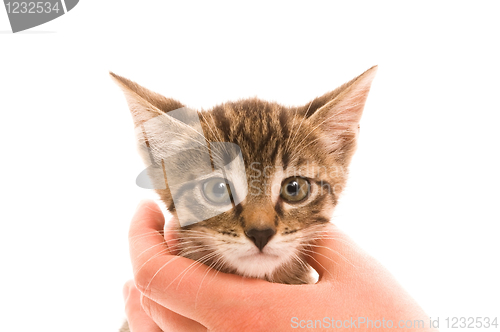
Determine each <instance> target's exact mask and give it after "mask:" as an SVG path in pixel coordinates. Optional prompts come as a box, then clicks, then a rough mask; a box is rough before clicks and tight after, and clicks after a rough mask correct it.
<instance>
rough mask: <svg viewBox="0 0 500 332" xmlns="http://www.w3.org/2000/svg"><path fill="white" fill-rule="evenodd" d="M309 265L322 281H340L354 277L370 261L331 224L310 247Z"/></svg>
mask: <svg viewBox="0 0 500 332" xmlns="http://www.w3.org/2000/svg"><path fill="white" fill-rule="evenodd" d="M308 252H309V253H310V255H308V257H307V261H308V263H309V264H310V265H311V266H312V267H313V268H314V269H315V270H316V271H317V272H318V274H319V278H320V281H323V280H339V279H343V278H344V277H346V276H348V275H352V272H353V270H359V268H360V267H361V266H362V265H364V264H365V263H366V262H367V261H368V260H369V258H370V257H369V255H368V254H367V253H366V252H365V251H364V250H363V249H361V248H360V247H359V246H358V245H357V244H356V243H355V242H354V241H353V240H352V239H351V238H350V237H349V236H347V235H346V234H345V233H344V232H342V231H341V230H340V229H339V228H338V227H337V226H335V225H333V224H330V225H328V227H327V229H326V230H325V231H323V232H321V234H320V235H319V236H318V239H317V240H316V241H315V242H314V243H312V244H311V245H310V250H309V251H308Z"/></svg>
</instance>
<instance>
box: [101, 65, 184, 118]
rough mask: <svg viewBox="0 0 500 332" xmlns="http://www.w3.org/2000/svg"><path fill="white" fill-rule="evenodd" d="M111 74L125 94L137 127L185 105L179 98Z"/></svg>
mask: <svg viewBox="0 0 500 332" xmlns="http://www.w3.org/2000/svg"><path fill="white" fill-rule="evenodd" d="M109 74H110V75H111V78H112V79H113V80H114V81H115V83H116V84H117V85H118V86H119V87H120V88H121V89H122V91H123V93H124V94H125V98H126V99H127V103H128V106H129V108H130V112H131V113H132V117H133V119H134V124H135V126H136V127H137V126H140V125H141V124H143V123H144V122H145V121H148V120H150V119H152V118H154V117H156V116H158V115H161V114H164V113H167V112H170V111H173V110H176V109H179V108H182V107H184V105H182V104H181V103H180V102H178V101H177V100H174V99H170V98H166V97H164V96H162V95H160V94H158V93H156V92H153V91H150V90H148V89H146V88H144V87H142V86H140V85H139V84H137V83H135V82H132V81H131V80H129V79H126V78H125V77H121V76H119V75H116V74H115V73H112V72H109Z"/></svg>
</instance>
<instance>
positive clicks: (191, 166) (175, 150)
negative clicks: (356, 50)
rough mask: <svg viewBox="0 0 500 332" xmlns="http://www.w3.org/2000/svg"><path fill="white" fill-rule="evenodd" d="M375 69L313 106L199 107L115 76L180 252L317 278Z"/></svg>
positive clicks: (241, 271)
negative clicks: (318, 255) (319, 250)
mask: <svg viewBox="0 0 500 332" xmlns="http://www.w3.org/2000/svg"><path fill="white" fill-rule="evenodd" d="M376 70H377V67H376V66H374V67H372V68H370V69H369V70H367V71H366V72H364V73H363V74H361V75H360V76H358V77H356V78H354V79H353V80H351V81H349V82H348V83H345V84H343V85H342V86H340V87H339V88H337V89H336V90H334V91H331V92H328V93H326V94H325V95H323V96H321V97H318V98H315V99H314V100H312V101H311V102H309V103H307V104H306V105H304V106H299V107H285V106H282V105H279V104H277V103H275V102H266V101H262V100H259V99H257V98H251V99H246V100H240V101H236V102H227V103H224V104H221V105H218V106H215V107H214V108H212V109H210V110H207V111H200V112H195V111H191V110H189V109H187V108H185V107H184V105H183V104H181V103H180V102H178V101H176V100H173V99H169V98H165V97H163V96H161V95H159V94H157V93H154V92H152V91H149V90H147V89H145V88H143V87H141V86H139V85H138V84H136V83H134V82H132V81H130V80H128V79H126V78H123V77H120V76H118V75H115V74H113V73H111V76H112V78H113V79H114V80H115V82H116V83H117V84H118V85H119V86H120V88H121V89H122V90H123V92H124V93H125V96H126V99H127V102H128V105H129V107H130V110H131V112H132V116H133V119H134V123H135V126H136V132H137V137H138V142H139V150H140V151H141V154H142V157H143V158H144V161H145V162H146V164H147V165H148V166H149V165H151V164H152V165H151V166H150V167H149V168H148V175H149V177H150V178H151V180H150V181H151V184H152V185H153V186H154V188H155V189H156V192H157V193H158V195H159V196H160V198H161V200H162V201H163V202H164V203H165V204H166V206H167V208H168V210H169V211H170V212H171V213H172V214H173V218H172V221H171V222H174V223H176V229H177V237H178V239H179V244H178V246H179V248H178V249H179V255H181V256H184V257H187V258H191V259H194V260H197V261H200V262H203V263H204V264H206V265H208V266H211V267H213V268H215V269H217V270H219V271H222V272H227V273H235V274H238V275H242V276H245V277H252V278H260V279H264V280H268V281H270V282H277V283H285V284H305V283H312V282H314V279H313V278H312V275H311V268H310V266H309V265H308V264H307V263H306V258H307V257H308V256H310V253H311V252H312V250H313V249H314V240H315V239H317V238H318V237H319V236H321V233H322V230H324V227H326V225H327V224H328V223H329V221H330V218H331V216H332V212H333V209H334V207H335V206H336V204H337V201H338V197H339V195H340V193H341V192H342V189H343V187H344V185H345V182H346V177H347V167H348V165H349V162H350V160H351V157H352V155H353V153H354V150H355V147H356V138H357V135H358V132H359V120H360V118H361V113H362V111H363V108H364V105H365V102H366V99H367V96H368V92H369V90H370V86H371V82H372V80H373V78H374V76H375V73H376ZM221 142H224V143H221ZM207 151H208V152H207ZM207 158H208V159H207ZM207 160H208V161H207ZM207 163H208V165H210V166H211V168H209V169H208V170H207V167H206V164H207ZM214 165H215V166H214ZM217 165H218V166H217ZM216 166H217V167H216ZM165 174H167V175H166V179H165ZM181 219H182V220H181ZM127 330H128V329H127V328H126V327H125V328H124V329H123V331H127Z"/></svg>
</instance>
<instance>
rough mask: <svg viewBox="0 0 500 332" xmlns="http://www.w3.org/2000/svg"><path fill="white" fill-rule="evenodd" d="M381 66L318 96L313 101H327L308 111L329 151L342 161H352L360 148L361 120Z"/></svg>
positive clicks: (314, 126)
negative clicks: (357, 148)
mask: <svg viewBox="0 0 500 332" xmlns="http://www.w3.org/2000/svg"><path fill="white" fill-rule="evenodd" d="M376 72H377V66H373V67H372V68H370V69H368V70H367V71H365V72H364V73H363V74H361V75H359V76H358V77H356V78H355V79H353V80H351V81H350V82H348V83H346V84H344V85H342V86H340V87H339V88H338V89H336V90H334V91H332V92H329V93H327V94H325V95H324V96H321V97H319V98H316V99H315V100H314V101H313V102H311V104H313V103H318V102H320V103H321V104H323V103H324V104H323V105H322V106H320V107H319V108H317V109H316V110H314V113H312V114H311V115H308V114H307V113H306V117H308V121H310V123H311V125H312V126H313V128H319V129H320V130H321V131H322V132H323V134H324V135H325V138H326V139H325V140H324V142H325V144H326V148H327V150H328V152H329V153H332V154H333V155H334V156H335V158H336V159H337V160H338V161H339V162H340V163H342V164H344V165H347V164H349V162H350V160H351V157H352V155H353V153H354V150H355V147H356V138H357V135H358V132H359V121H360V119H361V114H362V113H363V108H364V107H365V103H366V99H367V97H368V92H369V91H370V87H371V84H372V81H373V78H374V77H375V74H376Z"/></svg>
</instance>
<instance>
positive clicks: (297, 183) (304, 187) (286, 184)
mask: <svg viewBox="0 0 500 332" xmlns="http://www.w3.org/2000/svg"><path fill="white" fill-rule="evenodd" d="M310 191H311V185H310V183H309V181H307V179H304V178H301V177H298V176H294V177H291V178H288V179H286V180H285V181H283V183H282V184H281V197H282V198H283V199H284V200H285V201H288V202H293V203H295V202H299V201H301V200H303V199H305V198H306V197H307V196H309V192H310Z"/></svg>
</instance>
